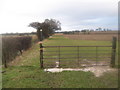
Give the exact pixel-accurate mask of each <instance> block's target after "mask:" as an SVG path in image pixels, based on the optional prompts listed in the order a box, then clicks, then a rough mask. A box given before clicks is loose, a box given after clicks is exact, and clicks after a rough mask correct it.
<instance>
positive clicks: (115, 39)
mask: <svg viewBox="0 0 120 90" xmlns="http://www.w3.org/2000/svg"><path fill="white" fill-rule="evenodd" d="M116 41H117V38H116V37H113V41H112V56H111V67H114V66H115V56H116Z"/></svg>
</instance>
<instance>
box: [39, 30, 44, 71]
mask: <svg viewBox="0 0 120 90" xmlns="http://www.w3.org/2000/svg"><path fill="white" fill-rule="evenodd" d="M39 38H40V43H39V44H40V67H41V69H42V68H43V46H42V40H43V36H42V29H41V30H40V37H39Z"/></svg>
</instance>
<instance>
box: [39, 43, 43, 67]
mask: <svg viewBox="0 0 120 90" xmlns="http://www.w3.org/2000/svg"><path fill="white" fill-rule="evenodd" d="M40 67H41V68H43V46H42V42H40Z"/></svg>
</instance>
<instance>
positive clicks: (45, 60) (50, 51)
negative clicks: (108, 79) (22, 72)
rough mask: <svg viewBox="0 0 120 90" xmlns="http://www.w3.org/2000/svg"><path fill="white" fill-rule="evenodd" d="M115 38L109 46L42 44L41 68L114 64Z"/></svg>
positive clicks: (112, 65)
mask: <svg viewBox="0 0 120 90" xmlns="http://www.w3.org/2000/svg"><path fill="white" fill-rule="evenodd" d="M115 53H116V38H115V37H114V38H113V42H112V45H111V46H42V43H40V66H41V68H50V67H61V68H79V67H87V66H94V65H110V66H111V67H114V65H115Z"/></svg>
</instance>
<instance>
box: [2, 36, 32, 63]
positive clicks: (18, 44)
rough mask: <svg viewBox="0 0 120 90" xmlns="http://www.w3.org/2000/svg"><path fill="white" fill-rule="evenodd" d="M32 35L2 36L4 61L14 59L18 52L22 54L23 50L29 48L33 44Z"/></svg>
mask: <svg viewBox="0 0 120 90" xmlns="http://www.w3.org/2000/svg"><path fill="white" fill-rule="evenodd" d="M31 41H32V37H30V36H19V37H9V36H8V37H2V62H3V64H6V63H8V62H10V61H12V60H13V59H14V58H15V57H16V56H17V55H18V53H21V54H22V51H23V50H27V49H28V48H29V47H30V46H31Z"/></svg>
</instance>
